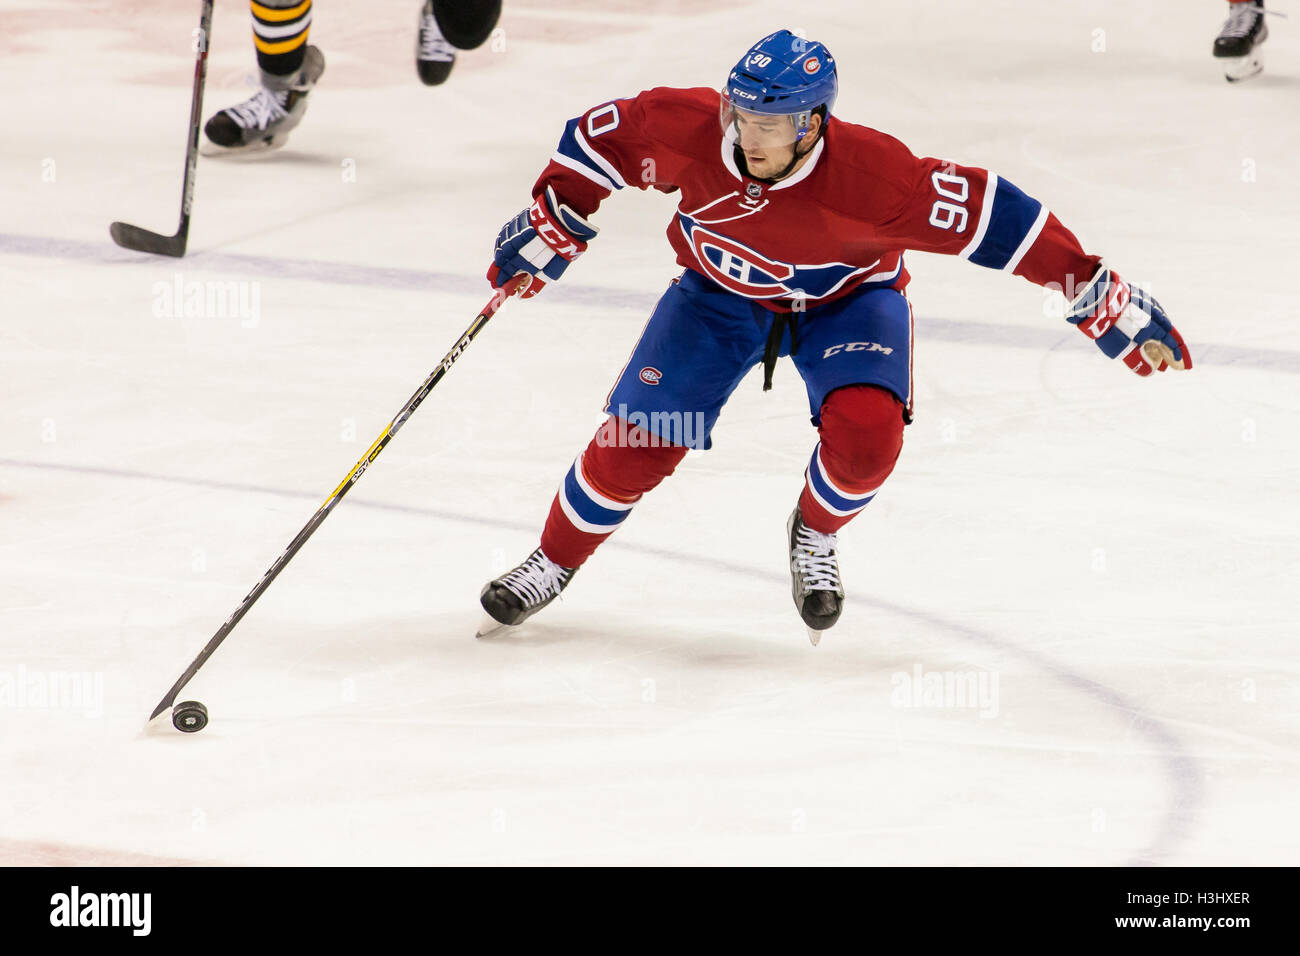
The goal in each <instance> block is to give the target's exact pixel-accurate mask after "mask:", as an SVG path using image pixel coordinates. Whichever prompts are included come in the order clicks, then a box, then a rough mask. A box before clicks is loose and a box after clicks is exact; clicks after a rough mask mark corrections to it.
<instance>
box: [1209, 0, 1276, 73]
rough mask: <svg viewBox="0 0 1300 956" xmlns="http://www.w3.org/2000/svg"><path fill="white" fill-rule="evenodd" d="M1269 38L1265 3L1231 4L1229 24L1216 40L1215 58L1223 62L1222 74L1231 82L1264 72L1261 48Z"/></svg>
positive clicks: (1251, 1) (1252, 1) (1258, 0)
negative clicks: (1265, 20) (1265, 17)
mask: <svg viewBox="0 0 1300 956" xmlns="http://www.w3.org/2000/svg"><path fill="white" fill-rule="evenodd" d="M1267 39H1268V25H1267V24H1265V23H1264V0H1249V2H1247V3H1230V4H1229V5H1228V19H1227V22H1226V23H1224V24H1223V29H1222V30H1221V31H1220V32H1219V35H1218V36H1217V37H1215V38H1214V56H1215V57H1216V58H1217V59H1222V60H1223V61H1224V64H1223V70H1224V73H1223V75H1224V76H1225V77H1226V78H1227V80H1228V82H1229V83H1235V82H1237V81H1238V80H1246V79H1249V78H1250V77H1252V76H1255V75H1257V74H1258V73H1260V72H1261V71H1262V70H1263V69H1264V61H1263V59H1262V58H1261V57H1260V52H1259V45H1260V44H1261V43H1263V42H1264V41H1265V40H1267Z"/></svg>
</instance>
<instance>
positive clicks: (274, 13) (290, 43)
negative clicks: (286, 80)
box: [249, 0, 311, 76]
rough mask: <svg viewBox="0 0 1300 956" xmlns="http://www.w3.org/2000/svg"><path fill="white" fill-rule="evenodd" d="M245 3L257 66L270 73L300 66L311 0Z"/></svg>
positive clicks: (253, 0) (252, 0) (284, 72)
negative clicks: (251, 19)
mask: <svg viewBox="0 0 1300 956" xmlns="http://www.w3.org/2000/svg"><path fill="white" fill-rule="evenodd" d="M249 6H250V7H251V8H252V11H253V44H254V45H255V46H256V47H257V65H258V66H260V67H261V68H262V71H263V72H264V73H270V74H272V75H274V76H288V75H289V74H290V73H294V72H296V71H297V70H298V69H300V68H301V67H302V60H303V56H304V55H305V54H306V52H307V33H308V31H309V30H310V29H311V0H261V2H260V3H259V2H258V0H249Z"/></svg>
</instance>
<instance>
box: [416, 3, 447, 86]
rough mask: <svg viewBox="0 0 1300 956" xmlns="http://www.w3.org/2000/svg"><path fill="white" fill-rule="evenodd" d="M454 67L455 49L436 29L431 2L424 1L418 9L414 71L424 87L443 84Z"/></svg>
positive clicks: (436, 20)
mask: <svg viewBox="0 0 1300 956" xmlns="http://www.w3.org/2000/svg"><path fill="white" fill-rule="evenodd" d="M455 65H456V48H455V47H454V46H452V45H451V44H450V43H448V42H447V38H446V37H444V36H443V35H442V31H441V30H439V29H438V19H437V17H435V16H434V14H433V0H424V6H423V7H422V8H421V9H420V32H419V33H418V34H417V35H416V38H415V69H416V72H417V73H419V74H420V82H422V83H423V84H424V85H425V86H438V85H439V84H440V83H445V82H446V80H447V77H448V76H450V75H451V68H452V67H453V66H455Z"/></svg>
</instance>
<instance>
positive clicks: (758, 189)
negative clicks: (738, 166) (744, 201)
mask: <svg viewBox="0 0 1300 956" xmlns="http://www.w3.org/2000/svg"><path fill="white" fill-rule="evenodd" d="M745 195H746V196H748V197H749V198H750V199H757V198H758V197H759V196H761V195H763V187H762V186H760V185H759V184H758V183H750V184H749V185H747V186H746V187H745Z"/></svg>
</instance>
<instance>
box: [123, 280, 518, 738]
mask: <svg viewBox="0 0 1300 956" xmlns="http://www.w3.org/2000/svg"><path fill="white" fill-rule="evenodd" d="M517 285H518V280H514V281H513V282H512V283H510V284H508V285H507V286H506V288H505V289H502V290H498V292H497V293H496V295H494V296H493V297H492V300H491V301H490V302H488V304H487V305H486V306H484V307H483V311H482V312H480V313H479V314H478V315H477V316H476V317H475V319H474V321H473V322H471V323H470V326H469V328H467V329H466V330H465V332H464V334H463V335H461V337H460V339H459V340H458V341H457V342H456V344H455V345H453V346H452V348H451V351H450V352H448V353H447V354H446V355H445V356H443V359H442V361H441V362H439V363H438V365H437V367H436V368H435V369H434V370H433V371H432V372H431V373H430V374H429V377H428V378H426V379H425V380H424V382H423V384H421V385H420V387H419V388H417V389H416V390H415V394H414V395H412V396H411V397H410V398H409V399H408V400H407V402H406V404H405V405H403V406H402V410H401V411H400V412H398V413H397V415H396V416H395V417H394V418H393V420H392V421H391V422H389V423H388V427H387V428H385V429H384V430H383V432H382V433H381V434H380V436H379V437H378V438H376V439H375V441H374V443H373V444H372V445H371V446H370V447H369V448H368V449H367V450H366V453H365V454H364V455H362V456H361V458H360V460H359V461H358V462H357V463H356V464H355V465H353V466H352V470H351V471H350V472H348V474H347V477H346V478H344V479H343V481H342V483H340V484H339V486H338V487H337V488H335V489H334V491H333V492H332V493H331V494H330V496H329V497H328V498H326V499H325V503H324V504H322V505H321V506H320V507H319V508H318V509H316V513H315V514H314V515H312V516H311V519H310V520H309V521H308V522H307V523H306V524H305V525H303V527H302V530H301V531H299V532H298V533H297V534H296V535H294V537H293V540H292V541H290V542H289V546H288V547H287V548H285V549H284V551H282V552H281V553H280V556H279V557H278V558H276V559H275V563H274V564H272V565H271V567H270V568H268V569H267V572H266V573H265V574H264V575H262V579H261V580H260V581H258V582H257V584H255V585H254V586H253V590H251V591H249V592H248V594H247V596H246V597H245V598H244V599H243V600H242V601H240V602H239V606H238V607H236V608H235V610H234V612H233V613H232V614H231V615H230V617H228V618H226V622H225V623H224V624H222V625H221V627H219V628H217V633H216V634H214V635H212V640H210V641H208V643H207V644H206V645H204V648H203V650H201V651H199V656H198V657H196V658H194V660H193V661H191V662H190V666H189V667H187V668H185V673H183V674H181V676H180V677H179V678H178V679H177V681H176V683H175V684H173V685H172V688H171V690H169V691H168V692H167V693H166V695H165V696H164V697H163V699H162V700H160V701H159V702H158V706H157V707H155V708H154V709H153V713H152V714H150V715H149V719H150V720H153V719H154V718H155V717H157V716H158V715H159V714H161V713H162V712H163V711H164V710H167V709H168V708H169V707H171V706H172V704H174V703H175V702H176V696H177V695H178V694H179V693H180V692H181V688H183V687H184V686H185V685H186V684H188V683H189V682H190V679H191V678H192V677H193V676H194V675H195V674H196V673H198V670H199V668H200V667H202V666H203V665H204V663H205V662H206V661H207V659H208V658H209V657H211V656H212V654H213V652H215V651H216V649H217V648H218V647H220V646H221V642H222V641H224V640H225V639H226V638H227V637H229V636H230V632H231V631H233V630H234V629H235V625H237V624H238V623H239V622H240V621H241V620H242V619H243V617H244V615H245V614H247V613H248V610H249V608H251V607H252V606H253V605H254V604H255V603H257V599H258V598H260V597H261V596H262V594H263V593H264V592H265V591H266V589H267V588H269V587H270V586H271V582H272V581H274V580H275V579H276V576H277V575H279V573H280V572H281V571H283V570H284V568H285V565H287V564H288V563H289V562H290V561H291V560H293V556H294V555H295V554H297V553H298V551H299V550H300V549H301V548H302V546H303V545H304V544H306V543H307V539H308V538H310V537H311V536H312V534H313V533H314V532H315V531H316V529H317V528H319V527H320V526H321V523H322V522H324V520H325V519H326V518H327V517H329V514H330V512H331V511H333V510H334V506H335V505H337V504H338V503H339V502H340V501H342V500H343V496H344V495H346V494H347V493H348V491H349V490H350V489H351V488H352V486H353V485H355V484H356V483H357V482H358V481H359V480H360V479H361V476H362V475H364V474H365V473H366V469H368V468H369V467H370V463H371V462H373V461H374V460H375V459H376V458H377V457H379V453H380V452H381V451H383V450H384V448H385V446H387V444H388V443H389V442H390V441H392V440H393V436H394V435H396V434H397V432H398V429H400V428H401V427H402V426H403V425H405V424H406V422H407V420H408V419H410V417H411V415H412V414H414V412H415V410H416V409H417V408H419V407H420V403H421V402H423V401H424V399H425V397H426V396H428V394H429V392H431V391H433V387H434V386H435V385H437V384H438V383H439V382H440V381H442V377H443V376H444V375H446V374H447V370H448V369H450V368H451V367H452V365H453V364H455V362H456V360H457V359H458V358H460V357H461V355H462V353H464V351H465V349H467V348H469V343H470V342H472V341H474V337H475V336H477V335H478V334H479V332H481V331H482V330H483V327H484V326H485V325H487V323H488V320H489V319H490V318H492V316H493V315H494V314H495V313H496V311H497V309H499V308H500V307H501V303H502V302H504V301H505V299H506V297H507V296H509V295H510V293H511V292H513V291H514V288H515V287H517Z"/></svg>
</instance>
